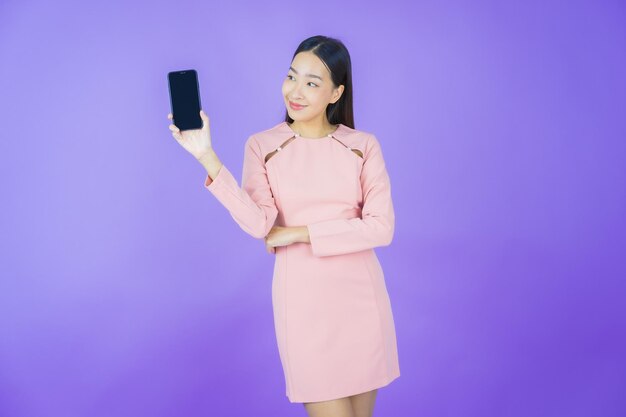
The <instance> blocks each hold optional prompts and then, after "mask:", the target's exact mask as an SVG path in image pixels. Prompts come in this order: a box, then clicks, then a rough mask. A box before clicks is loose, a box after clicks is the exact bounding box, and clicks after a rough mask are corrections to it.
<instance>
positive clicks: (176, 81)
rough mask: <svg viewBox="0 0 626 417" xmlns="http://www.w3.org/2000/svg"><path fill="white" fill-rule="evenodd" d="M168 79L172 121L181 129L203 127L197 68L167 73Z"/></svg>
mask: <svg viewBox="0 0 626 417" xmlns="http://www.w3.org/2000/svg"><path fill="white" fill-rule="evenodd" d="M167 80H168V84H169V90H170V107H171V110H172V111H171V113H172V118H173V120H172V123H174V124H175V125H176V127H178V128H179V129H180V130H189V129H201V128H202V118H201V117H200V109H201V107H200V85H199V83H198V73H197V72H196V70H193V69H190V70H184V71H172V72H170V73H168V74H167Z"/></svg>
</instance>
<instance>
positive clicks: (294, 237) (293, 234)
mask: <svg viewBox="0 0 626 417" xmlns="http://www.w3.org/2000/svg"><path fill="white" fill-rule="evenodd" d="M300 233H301V232H300V228H299V227H283V226H274V227H272V229H271V230H270V232H269V233H268V234H267V236H265V247H266V249H267V251H268V252H269V253H276V249H275V247H276V246H287V245H291V244H292V243H295V242H300V241H301V236H300Z"/></svg>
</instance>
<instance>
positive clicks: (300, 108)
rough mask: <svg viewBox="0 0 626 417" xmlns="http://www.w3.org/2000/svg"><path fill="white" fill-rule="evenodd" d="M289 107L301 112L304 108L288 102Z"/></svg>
mask: <svg viewBox="0 0 626 417" xmlns="http://www.w3.org/2000/svg"><path fill="white" fill-rule="evenodd" d="M289 107H291V108H292V109H294V110H302V109H303V108H305V107H306V106H302V105H300V104H296V103H294V102H292V101H290V102H289Z"/></svg>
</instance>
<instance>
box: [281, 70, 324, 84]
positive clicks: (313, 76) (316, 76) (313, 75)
mask: <svg viewBox="0 0 626 417" xmlns="http://www.w3.org/2000/svg"><path fill="white" fill-rule="evenodd" d="M289 69H290V70H292V71H293V72H295V73H296V74H297V73H298V71H296V70H295V69H293V67H289ZM304 75H306V76H307V77H310V78H319V79H320V80H321V81H324V80H322V77H320V76H319V75H315V74H304Z"/></svg>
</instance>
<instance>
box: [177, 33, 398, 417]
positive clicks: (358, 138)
mask: <svg viewBox="0 0 626 417" xmlns="http://www.w3.org/2000/svg"><path fill="white" fill-rule="evenodd" d="M282 95H283V100H284V102H285V106H286V108H287V112H286V115H285V120H284V121H283V122H280V123H278V124H276V125H275V126H273V127H271V128H270V129H267V130H264V131H261V132H258V133H255V134H253V135H251V136H250V137H249V138H248V140H247V141H246V143H245V150H244V163H243V173H242V186H241V187H239V185H238V183H237V180H236V179H235V178H234V177H233V175H232V174H231V172H230V171H229V170H228V169H227V167H226V166H224V165H223V164H222V163H221V162H220V160H219V158H218V157H217V155H216V153H215V151H214V150H213V147H212V146H211V135H210V132H209V118H208V116H207V115H206V114H205V113H204V111H201V112H200V116H201V117H202V120H203V122H204V124H203V127H202V129H195V130H188V131H183V132H180V130H179V129H178V128H177V127H176V126H175V125H173V124H170V126H169V127H170V130H171V131H172V134H173V136H174V138H175V139H176V140H177V141H178V143H180V144H181V145H182V146H183V148H184V149H186V150H187V151H188V152H190V153H191V154H192V155H193V156H194V157H195V158H196V159H197V160H198V161H199V162H200V163H201V164H202V165H203V166H204V167H205V168H206V170H207V176H206V178H205V181H204V186H205V187H206V189H208V190H209V191H210V192H211V193H212V194H213V195H214V196H215V197H216V198H217V199H218V200H219V201H220V202H221V203H222V204H223V205H224V207H225V208H226V209H227V210H228V211H229V213H230V214H231V216H232V218H233V219H234V220H235V221H236V222H237V223H238V224H239V226H240V227H241V228H242V229H243V230H244V231H245V232H247V233H248V234H250V235H251V236H253V237H255V238H258V239H261V238H263V239H264V240H265V246H266V249H267V251H268V252H270V253H273V254H275V255H276V258H275V264H274V274H273V280H272V303H273V312H274V326H275V331H276V341H277V344H278V351H279V355H280V360H281V363H282V367H283V372H284V376H285V385H286V395H287V397H288V398H289V401H290V402H296V403H303V404H304V406H305V408H306V411H307V412H308V414H309V415H310V416H311V417H321V416H332V417H344V416H345V417H370V416H371V415H372V412H373V408H374V402H375V398H376V393H377V389H378V388H380V387H384V386H386V385H388V384H389V383H390V382H391V381H393V380H394V379H396V378H397V377H399V376H400V368H399V363H398V352H397V345H396V333H395V326H394V321H393V314H392V310H391V304H390V299H389V296H388V293H387V288H386V285H385V279H384V275H383V270H382V268H381V265H380V263H379V261H378V258H377V256H376V253H375V252H374V248H375V247H379V246H386V245H389V244H390V243H391V241H392V238H393V234H394V225H395V217H394V209H393V203H392V200H391V185H390V180H389V176H388V174H387V170H386V168H385V162H384V159H383V153H382V150H381V146H380V144H379V142H378V140H377V138H376V136H375V135H373V134H371V133H368V132H365V131H361V130H356V129H355V128H354V117H353V114H352V73H351V62H350V55H349V53H348V50H347V49H346V47H345V45H344V44H343V43H342V42H341V41H339V40H337V39H333V38H329V37H325V36H313V37H311V38H309V39H306V40H304V41H303V42H302V43H301V44H300V45H299V46H298V48H297V50H296V51H295V53H294V55H293V58H292V61H291V64H290V66H289V70H288V73H287V76H286V78H285V80H284V82H283V87H282ZM168 118H169V119H171V118H172V115H171V114H169V115H168Z"/></svg>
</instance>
